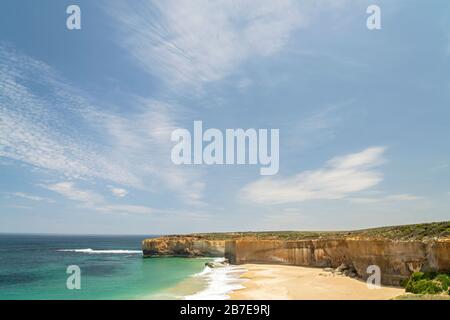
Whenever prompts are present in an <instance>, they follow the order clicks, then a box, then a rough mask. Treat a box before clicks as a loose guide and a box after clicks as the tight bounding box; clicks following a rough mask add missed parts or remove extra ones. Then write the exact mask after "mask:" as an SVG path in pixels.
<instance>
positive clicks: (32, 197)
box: [11, 192, 55, 203]
mask: <svg viewBox="0 0 450 320" xmlns="http://www.w3.org/2000/svg"><path fill="white" fill-rule="evenodd" d="M11 195H13V196H15V197H19V198H23V199H27V200H32V201H43V202H48V203H54V202H55V200H52V199H49V198H44V197H39V196H35V195H31V194H27V193H23V192H14V193H11Z"/></svg>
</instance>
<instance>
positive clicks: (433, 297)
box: [393, 294, 450, 300]
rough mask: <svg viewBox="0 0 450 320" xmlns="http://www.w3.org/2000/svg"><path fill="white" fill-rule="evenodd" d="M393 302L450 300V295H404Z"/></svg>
mask: <svg viewBox="0 0 450 320" xmlns="http://www.w3.org/2000/svg"><path fill="white" fill-rule="evenodd" d="M393 300H450V296H449V295H436V294H402V295H401V296H398V297H395V298H394V299H393Z"/></svg>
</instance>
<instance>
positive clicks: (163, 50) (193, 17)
mask: <svg viewBox="0 0 450 320" xmlns="http://www.w3.org/2000/svg"><path fill="white" fill-rule="evenodd" d="M104 7H105V8H106V9H107V10H108V11H109V13H110V15H111V16H112V17H113V18H114V19H115V20H116V23H115V24H114V26H115V27H118V28H119V29H120V34H121V37H120V40H119V43H120V44H121V45H122V46H123V47H124V48H126V49H127V50H130V53H131V54H132V55H133V56H134V57H135V58H136V59H137V60H138V61H139V62H140V63H141V65H142V66H144V68H146V70H148V71H149V72H151V73H153V74H157V75H158V76H160V77H162V78H164V79H165V80H167V81H169V82H170V83H181V84H189V85H193V84H194V85H199V84H200V85H201V84H202V83H206V82H211V81H216V80H220V79H222V78H224V77H226V76H227V75H229V74H230V73H231V72H233V71H234V70H235V69H236V68H237V67H238V66H239V65H240V64H241V63H242V62H244V61H246V60H247V59H249V58H251V57H255V56H256V57H257V56H259V57H265V56H270V55H272V54H274V53H276V52H278V51H279V50H280V49H281V48H283V47H284V46H285V45H286V43H287V42H288V40H289V37H290V35H291V33H292V32H293V31H294V30H295V29H296V28H298V27H300V26H302V25H303V24H304V23H305V21H306V19H305V17H304V16H303V14H302V11H301V8H300V5H299V1H294V0H278V1H271V0H255V1H230V0H218V1H207V0H196V1H189V2H187V1H176V0H168V1H158V2H157V1H136V2H135V3H133V6H128V5H126V4H123V3H120V2H114V3H111V2H107V5H105V6H104Z"/></svg>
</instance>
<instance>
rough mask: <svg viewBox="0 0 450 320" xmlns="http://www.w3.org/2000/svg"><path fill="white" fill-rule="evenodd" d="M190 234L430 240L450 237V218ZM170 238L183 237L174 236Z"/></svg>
mask: <svg viewBox="0 0 450 320" xmlns="http://www.w3.org/2000/svg"><path fill="white" fill-rule="evenodd" d="M189 236H191V237H195V238H198V239H205V240H232V239H240V238H249V239H264V240H308V239H343V238H367V239H390V240H431V239H437V238H438V239H443V238H449V239H450V221H445V222H434V223H421V224H412V225H403V226H392V227H382V228H373V229H364V230H355V231H336V232H335V231H263V232H226V233H197V234H190V235H189ZM171 237H181V236H180V235H175V236H171Z"/></svg>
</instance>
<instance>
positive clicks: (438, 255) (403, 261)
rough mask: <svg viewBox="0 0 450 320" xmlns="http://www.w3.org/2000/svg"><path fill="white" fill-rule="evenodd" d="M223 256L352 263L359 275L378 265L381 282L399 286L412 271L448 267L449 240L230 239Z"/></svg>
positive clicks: (253, 260) (265, 260)
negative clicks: (369, 267)
mask: <svg viewBox="0 0 450 320" xmlns="http://www.w3.org/2000/svg"><path fill="white" fill-rule="evenodd" d="M225 256H226V257H227V258H228V259H229V261H230V262H231V263H234V264H243V263H277V264H286V265H298V266H312V267H333V268H336V267H338V266H339V265H341V264H342V263H345V264H346V265H350V266H353V267H354V269H355V270H356V272H357V273H358V275H359V277H361V278H363V279H366V278H367V277H368V276H369V275H370V274H368V273H367V267H368V266H370V265H377V266H379V267H380V270H381V281H382V283H383V284H392V285H398V284H399V283H400V281H401V280H402V279H404V278H406V277H408V276H409V275H410V274H411V273H412V272H413V271H418V270H422V271H448V270H450V241H430V242H422V241H392V240H365V239H340V240H299V241H280V240H232V241H227V243H226V250H225Z"/></svg>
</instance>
